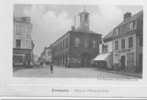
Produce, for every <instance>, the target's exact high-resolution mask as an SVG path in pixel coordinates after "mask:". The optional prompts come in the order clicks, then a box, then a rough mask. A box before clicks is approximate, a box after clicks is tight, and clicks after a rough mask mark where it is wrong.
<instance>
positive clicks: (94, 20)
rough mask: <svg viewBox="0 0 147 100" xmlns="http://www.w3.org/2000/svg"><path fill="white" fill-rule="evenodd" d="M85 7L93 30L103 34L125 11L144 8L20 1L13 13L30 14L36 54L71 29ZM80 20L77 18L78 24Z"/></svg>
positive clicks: (106, 32)
mask: <svg viewBox="0 0 147 100" xmlns="http://www.w3.org/2000/svg"><path fill="white" fill-rule="evenodd" d="M83 9H86V10H87V11H88V12H89V13H90V16H89V17H90V30H92V31H94V32H96V33H100V34H102V35H103V36H104V35H106V34H108V33H109V32H110V31H111V30H112V29H113V28H114V27H115V26H116V25H118V24H119V23H120V22H121V21H122V20H123V14H124V13H126V12H131V13H132V14H135V13H137V12H138V11H140V10H142V9H143V8H142V6H140V5H49V4H33V5H30V4H17V5H14V16H16V17H21V16H30V17H31V22H32V25H33V29H32V33H31V36H32V40H33V42H34V44H35V48H34V50H33V51H34V54H35V55H40V53H41V52H42V51H43V49H44V47H48V46H49V45H50V44H51V43H53V42H54V41H55V40H57V39H58V38H59V37H61V36H62V35H63V34H65V33H66V32H67V31H69V30H71V26H72V25H74V17H75V16H76V18H77V16H78V14H79V12H81V11H83ZM77 24H78V21H76V26H77Z"/></svg>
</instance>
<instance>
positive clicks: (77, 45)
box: [50, 10, 101, 67]
mask: <svg viewBox="0 0 147 100" xmlns="http://www.w3.org/2000/svg"><path fill="white" fill-rule="evenodd" d="M79 17H80V25H79V27H78V28H77V29H76V28H75V27H74V26H73V27H72V30H70V31H68V32H67V33H65V34H64V35H63V36H62V37H60V38H59V39H57V40H56V41H55V42H54V43H53V44H51V46H50V47H51V48H52V51H53V52H52V53H53V62H54V63H55V64H58V65H63V66H68V67H80V66H81V67H89V65H90V61H91V59H93V58H94V57H95V56H96V55H97V54H98V53H99V42H100V41H101V34H98V33H95V32H92V31H91V30H90V28H89V13H88V12H87V11H86V10H84V11H82V12H81V13H79Z"/></svg>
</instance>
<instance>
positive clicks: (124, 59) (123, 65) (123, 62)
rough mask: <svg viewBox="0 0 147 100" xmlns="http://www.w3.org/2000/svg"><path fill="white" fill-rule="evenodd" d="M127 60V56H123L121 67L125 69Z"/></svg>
mask: <svg viewBox="0 0 147 100" xmlns="http://www.w3.org/2000/svg"><path fill="white" fill-rule="evenodd" d="M125 61H126V58H125V56H121V69H122V70H124V69H125V66H126V65H125Z"/></svg>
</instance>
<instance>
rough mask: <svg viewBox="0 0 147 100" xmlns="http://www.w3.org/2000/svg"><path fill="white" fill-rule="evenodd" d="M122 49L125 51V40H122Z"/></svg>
mask: <svg viewBox="0 0 147 100" xmlns="http://www.w3.org/2000/svg"><path fill="white" fill-rule="evenodd" d="M121 48H122V49H124V48H125V39H122V40H121Z"/></svg>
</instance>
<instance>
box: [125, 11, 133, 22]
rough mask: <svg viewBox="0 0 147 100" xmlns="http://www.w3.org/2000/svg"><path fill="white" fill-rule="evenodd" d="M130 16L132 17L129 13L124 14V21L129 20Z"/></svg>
mask: <svg viewBox="0 0 147 100" xmlns="http://www.w3.org/2000/svg"><path fill="white" fill-rule="evenodd" d="M131 16H132V14H131V12H126V13H125V14H124V21H127V20H128V19H129V18H131Z"/></svg>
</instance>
